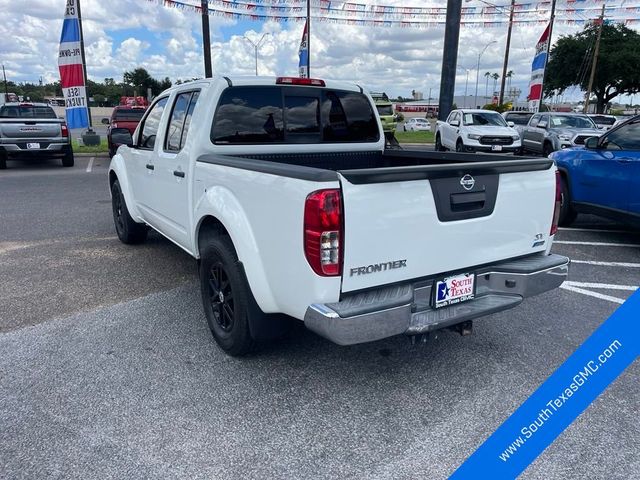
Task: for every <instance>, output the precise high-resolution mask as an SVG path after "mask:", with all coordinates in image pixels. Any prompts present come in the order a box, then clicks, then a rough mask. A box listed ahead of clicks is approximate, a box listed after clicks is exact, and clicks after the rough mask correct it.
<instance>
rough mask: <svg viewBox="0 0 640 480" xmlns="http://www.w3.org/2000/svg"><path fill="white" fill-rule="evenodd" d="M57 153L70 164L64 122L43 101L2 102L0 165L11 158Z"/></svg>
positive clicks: (3, 166) (0, 166) (71, 164)
mask: <svg viewBox="0 0 640 480" xmlns="http://www.w3.org/2000/svg"><path fill="white" fill-rule="evenodd" d="M33 157H57V158H61V159H62V165H63V166H64V167H73V162H74V159H73V150H72V148H71V140H70V137H69V130H68V129H67V124H66V123H65V121H64V120H63V119H60V118H58V117H57V116H56V113H55V112H54V110H53V108H51V107H50V106H49V105H47V104H45V103H5V104H4V105H2V106H0V169H4V168H7V160H8V159H11V158H23V159H28V158H33Z"/></svg>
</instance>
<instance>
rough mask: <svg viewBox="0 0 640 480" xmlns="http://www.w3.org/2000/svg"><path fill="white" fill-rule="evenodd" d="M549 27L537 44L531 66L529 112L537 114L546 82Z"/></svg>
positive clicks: (548, 26)
mask: <svg viewBox="0 0 640 480" xmlns="http://www.w3.org/2000/svg"><path fill="white" fill-rule="evenodd" d="M550 26H551V24H549V25H547V28H545V30H544V33H543V34H542V36H541V37H540V40H538V43H537V44H536V55H535V57H533V63H532V64H531V82H530V83H529V96H528V97H527V99H528V100H529V110H531V111H532V112H537V111H538V110H539V109H540V100H541V99H542V83H543V80H544V67H545V66H546V64H547V55H548V53H549V52H548V50H549V28H550Z"/></svg>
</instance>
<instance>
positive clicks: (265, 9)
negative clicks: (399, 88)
mask: <svg viewBox="0 0 640 480" xmlns="http://www.w3.org/2000/svg"><path fill="white" fill-rule="evenodd" d="M147 1H149V2H151V3H155V4H160V5H163V6H165V7H169V8H177V9H180V10H185V11H193V12H196V13H202V8H201V6H200V5H199V4H198V5H195V4H191V3H187V2H182V1H179V0H147ZM208 3H209V14H210V15H211V16H215V17H222V18H229V19H234V20H252V21H274V22H278V23H301V22H304V21H305V20H306V0H251V1H250V2H240V1H231V0H209V2H208ZM567 3H568V4H569V5H570V6H566V7H564V6H561V7H557V8H556V18H555V22H554V23H555V24H560V25H578V26H579V25H586V24H588V23H590V22H592V21H593V20H592V19H589V18H588V17H595V13H596V12H597V13H598V14H599V10H600V9H601V6H600V7H598V6H596V4H598V3H599V4H600V5H602V3H603V2H602V1H600V0H575V1H568V2H567ZM587 4H591V5H593V6H587ZM550 5H551V2H549V1H540V2H535V1H529V2H528V3H524V4H517V5H516V7H515V10H514V11H515V13H516V15H515V17H514V21H513V23H514V24H518V25H522V26H529V25H541V24H545V23H547V22H548V21H549V20H548V17H549V8H550ZM574 5H580V8H576V7H574ZM508 8H509V7H508V6H506V7H464V8H463V9H462V20H461V22H460V23H461V25H463V26H465V27H481V28H491V27H500V26H503V25H506V24H507V23H508V18H506V16H504V15H503V14H504V13H505V9H508ZM311 10H312V11H311V16H312V18H313V20H314V21H315V22H321V23H328V24H340V25H356V26H373V27H400V28H418V29H426V28H433V27H439V26H444V24H445V16H446V8H443V7H396V6H385V5H365V4H356V3H341V2H331V1H329V0H312V2H311ZM634 14H635V15H634ZM638 14H640V4H635V5H626V4H624V2H623V4H621V5H616V6H608V7H605V16H606V17H607V18H606V20H605V23H623V24H625V25H633V24H640V18H639V16H638ZM629 15H632V16H629ZM586 17H587V18H586Z"/></svg>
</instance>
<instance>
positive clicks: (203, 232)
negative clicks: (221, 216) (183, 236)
mask: <svg viewBox="0 0 640 480" xmlns="http://www.w3.org/2000/svg"><path fill="white" fill-rule="evenodd" d="M211 235H227V236H230V235H229V232H228V231H227V229H226V228H225V226H224V225H223V224H222V222H221V221H220V220H218V219H217V218H216V217H213V216H211V215H208V216H206V217H204V218H203V219H202V220H201V221H200V226H199V227H198V252H200V249H201V248H202V245H203V243H204V241H205V240H206V239H207V238H208V237H209V236H211Z"/></svg>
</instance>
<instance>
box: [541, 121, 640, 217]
mask: <svg viewBox="0 0 640 480" xmlns="http://www.w3.org/2000/svg"><path fill="white" fill-rule="evenodd" d="M549 157H550V158H552V159H553V160H555V162H556V164H557V165H558V170H560V176H561V182H562V203H561V209H560V225H564V226H567V225H570V224H571V223H572V222H573V221H574V220H575V218H576V215H577V214H578V212H584V213H592V214H595V215H600V216H602V217H607V218H611V219H614V220H619V221H622V222H625V223H628V224H631V225H633V226H635V227H640V115H638V116H635V117H633V118H631V119H629V120H627V121H626V122H624V123H622V124H620V125H618V126H617V127H615V128H612V129H611V130H609V131H608V132H607V133H605V134H604V135H602V136H601V137H599V138H597V137H593V138H589V139H587V141H586V143H585V146H584V147H577V148H568V149H566V150H559V151H557V152H553V153H552V154H551V155H549Z"/></svg>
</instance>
